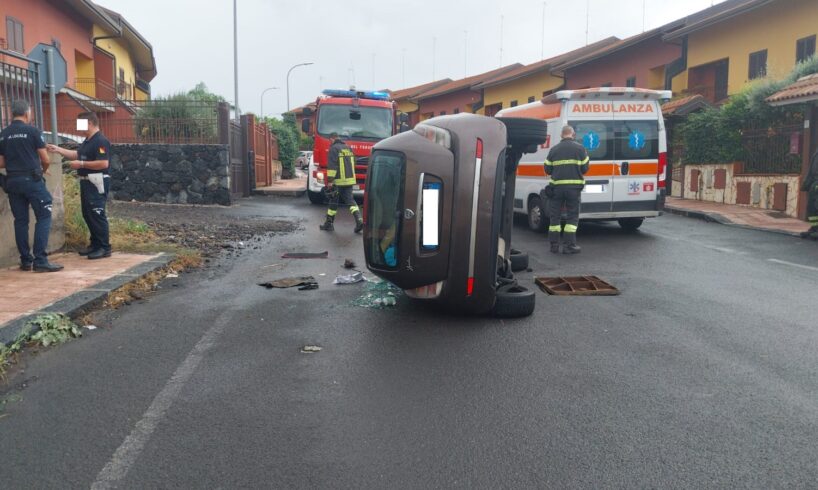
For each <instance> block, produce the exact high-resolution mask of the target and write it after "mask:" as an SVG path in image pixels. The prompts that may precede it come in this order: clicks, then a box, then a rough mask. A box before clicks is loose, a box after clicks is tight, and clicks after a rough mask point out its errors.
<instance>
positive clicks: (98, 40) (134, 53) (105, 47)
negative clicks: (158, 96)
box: [93, 8, 156, 101]
mask: <svg viewBox="0 0 818 490" xmlns="http://www.w3.org/2000/svg"><path fill="white" fill-rule="evenodd" d="M102 10H104V11H105V13H106V14H108V16H109V17H110V18H111V19H113V20H114V22H115V24H116V28H115V29H110V28H109V25H108V24H105V23H100V24H94V38H93V42H94V48H95V49H98V50H101V51H103V52H104V53H105V54H106V55H110V57H112V58H113V62H114V67H113V68H114V73H113V80H114V88H115V89H116V95H117V97H119V98H121V99H123V100H136V101H142V100H148V99H150V96H151V86H150V82H151V80H153V79H154V77H156V60H155V59H154V56H153V47H152V46H151V44H150V43H149V42H148V41H147V40H146V39H145V38H144V37H143V36H142V35H141V34H139V32H138V31H137V30H136V29H135V28H134V27H133V26H132V25H131V24H130V23H129V22H128V21H127V20H125V18H124V17H122V15H120V14H118V13H117V12H114V11H113V10H110V9H106V8H103V9H102ZM100 76H106V77H107V76H108V73H107V70H106V72H105V73H104V74H102V73H100Z"/></svg>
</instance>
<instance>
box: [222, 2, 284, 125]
mask: <svg viewBox="0 0 818 490" xmlns="http://www.w3.org/2000/svg"><path fill="white" fill-rule="evenodd" d="M238 12H239V8H238V0H233V87H234V88H235V91H236V93H235V101H236V102H235V104H236V119H237V120H238V119H239V116H241V109H239V21H238ZM287 109H288V110H289V107H288V108H287Z"/></svg>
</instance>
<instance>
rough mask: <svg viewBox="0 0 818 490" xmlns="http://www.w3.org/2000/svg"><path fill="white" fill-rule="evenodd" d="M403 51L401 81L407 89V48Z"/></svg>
mask: <svg viewBox="0 0 818 490" xmlns="http://www.w3.org/2000/svg"><path fill="white" fill-rule="evenodd" d="M400 51H401V61H400V63H401V65H400V66H401V80H402V82H401V83H402V85H403V88H406V48H403V49H401V50H400Z"/></svg>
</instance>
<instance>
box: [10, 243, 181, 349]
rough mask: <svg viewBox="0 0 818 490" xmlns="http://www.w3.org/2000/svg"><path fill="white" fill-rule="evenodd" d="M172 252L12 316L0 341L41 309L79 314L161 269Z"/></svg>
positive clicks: (18, 330)
mask: <svg viewBox="0 0 818 490" xmlns="http://www.w3.org/2000/svg"><path fill="white" fill-rule="evenodd" d="M173 258H174V256H173V255H172V254H164V253H163V254H160V255H159V256H158V257H156V258H154V259H152V260H149V261H147V262H143V263H141V264H139V265H135V266H133V267H131V268H130V269H128V270H126V271H125V272H123V273H121V274H117V275H116V276H114V277H112V278H110V279H106V280H105V281H102V282H101V283H99V284H95V285H93V286H91V287H90V288H87V289H82V290H80V291H77V292H76V293H74V294H72V295H70V296H67V297H65V298H63V299H61V300H58V301H55V302H54V303H51V304H49V305H46V306H44V307H42V308H41V309H40V310H38V311H36V312H34V313H31V314H29V315H26V316H23V317H20V318H17V319H16V320H12V321H10V322H8V323H6V324H4V325H0V342H2V343H3V344H5V345H9V344H11V343H12V342H14V340H15V339H16V338H17V336H18V335H20V334H21V333H22V332H23V331H24V330H25V328H26V325H27V324H28V323H29V322H30V321H32V320H34V319H35V318H37V317H38V316H40V315H42V314H44V313H61V314H63V315H65V316H68V317H70V318H75V317H77V316H79V315H80V314H82V313H84V312H86V311H88V310H90V309H92V308H94V307H96V306H98V305H100V304H101V303H102V302H103V301H104V300H105V298H107V297H108V294H110V293H111V292H112V291H114V290H116V289H119V288H121V287H122V286H125V285H126V284H130V283H132V282H135V281H137V280H138V279H141V278H142V277H144V276H145V275H147V274H149V273H151V272H154V271H156V270H159V269H161V268H162V267H165V266H166V265H168V264H169V263H170V262H171V261H172V260H173ZM36 332H37V328H36V327H32V328H31V333H32V334H33V333H36Z"/></svg>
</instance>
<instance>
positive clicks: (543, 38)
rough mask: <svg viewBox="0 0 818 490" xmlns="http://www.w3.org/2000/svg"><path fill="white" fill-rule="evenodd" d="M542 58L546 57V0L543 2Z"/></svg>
mask: <svg viewBox="0 0 818 490" xmlns="http://www.w3.org/2000/svg"><path fill="white" fill-rule="evenodd" d="M540 59H541V60H544V59H545V2H543V3H542V39H541V40H540Z"/></svg>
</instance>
